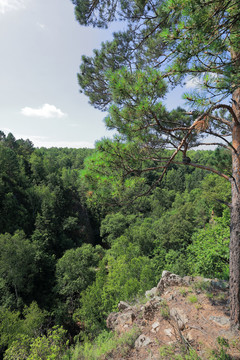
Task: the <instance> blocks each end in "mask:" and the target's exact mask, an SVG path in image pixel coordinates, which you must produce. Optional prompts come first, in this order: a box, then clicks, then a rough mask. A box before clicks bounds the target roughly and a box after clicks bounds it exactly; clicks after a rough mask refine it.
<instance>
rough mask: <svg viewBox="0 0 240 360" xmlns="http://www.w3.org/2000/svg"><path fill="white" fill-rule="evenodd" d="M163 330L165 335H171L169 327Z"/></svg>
mask: <svg viewBox="0 0 240 360" xmlns="http://www.w3.org/2000/svg"><path fill="white" fill-rule="evenodd" d="M163 332H164V334H165V335H167V336H169V337H171V336H173V334H172V329H170V328H169V329H164V330H163Z"/></svg>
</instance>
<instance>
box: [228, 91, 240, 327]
mask: <svg viewBox="0 0 240 360" xmlns="http://www.w3.org/2000/svg"><path fill="white" fill-rule="evenodd" d="M239 106H240V89H237V90H235V92H234V93H233V110H234V112H235V114H236V115H237V119H238V121H239V124H237V123H236V122H235V123H234V125H233V138H232V139H233V142H232V144H233V147H234V149H235V150H236V151H237V153H236V152H235V151H233V152H232V176H233V180H232V209H231V228H230V229H231V231H230V234H231V235H230V263H229V268H230V283H229V296H230V321H231V327H232V328H233V329H236V328H239V327H240V156H239V154H240V108H239Z"/></svg>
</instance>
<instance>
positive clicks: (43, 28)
mask: <svg viewBox="0 0 240 360" xmlns="http://www.w3.org/2000/svg"><path fill="white" fill-rule="evenodd" d="M37 27H38V28H39V29H41V30H45V29H46V25H45V24H42V23H39V22H38V23H37Z"/></svg>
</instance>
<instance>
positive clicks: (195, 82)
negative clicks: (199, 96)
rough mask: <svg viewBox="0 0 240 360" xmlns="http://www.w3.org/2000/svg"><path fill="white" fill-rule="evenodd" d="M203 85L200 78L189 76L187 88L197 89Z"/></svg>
mask: <svg viewBox="0 0 240 360" xmlns="http://www.w3.org/2000/svg"><path fill="white" fill-rule="evenodd" d="M200 85H201V80H200V78H199V77H190V76H187V79H186V83H185V86H186V88H187V89H195V88H197V87H199V86H200Z"/></svg>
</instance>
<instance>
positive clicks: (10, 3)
mask: <svg viewBox="0 0 240 360" xmlns="http://www.w3.org/2000/svg"><path fill="white" fill-rule="evenodd" d="M24 7H25V0H0V14H5V13H6V12H7V11H12V10H19V9H21V8H24Z"/></svg>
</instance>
